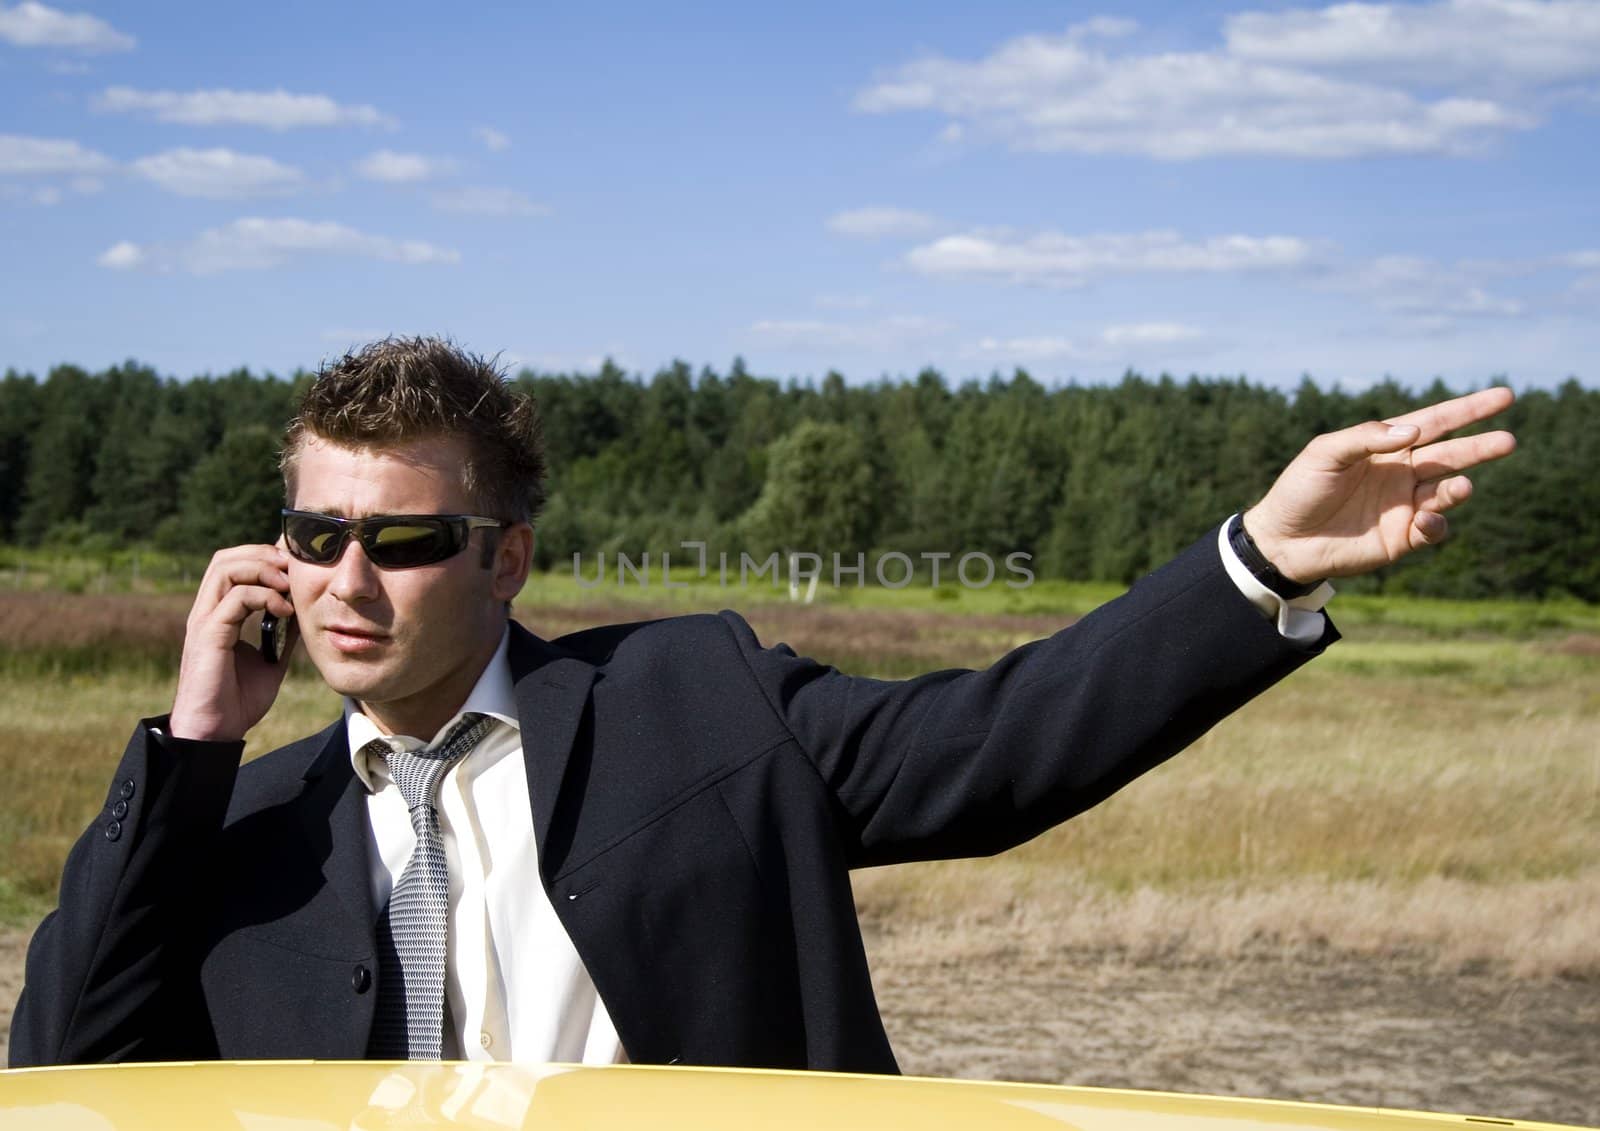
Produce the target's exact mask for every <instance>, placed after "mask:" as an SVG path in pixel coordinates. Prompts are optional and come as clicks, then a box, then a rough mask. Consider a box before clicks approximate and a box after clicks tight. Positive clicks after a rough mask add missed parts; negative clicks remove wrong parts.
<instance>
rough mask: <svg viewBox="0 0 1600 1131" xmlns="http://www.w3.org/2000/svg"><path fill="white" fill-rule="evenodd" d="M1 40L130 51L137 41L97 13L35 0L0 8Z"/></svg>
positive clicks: (16, 42) (79, 49) (39, 44)
mask: <svg viewBox="0 0 1600 1131" xmlns="http://www.w3.org/2000/svg"><path fill="white" fill-rule="evenodd" d="M0 40H4V41H5V42H7V43H11V44H14V45H15V46H17V47H67V48H71V49H72V50H75V51H88V52H100V51H131V50H133V48H134V46H135V44H136V43H137V42H138V41H137V40H136V39H134V38H133V36H131V35H125V34H123V33H122V32H120V31H118V30H117V29H116V28H114V27H112V26H111V25H110V24H108V23H106V22H105V21H104V20H102V19H100V18H99V17H97V16H91V15H87V14H86V13H83V12H63V11H60V10H59V9H56V8H50V7H46V6H45V5H44V4H39V3H36V2H35V0H23V2H22V3H21V4H18V5H16V6H15V7H13V8H5V7H0Z"/></svg>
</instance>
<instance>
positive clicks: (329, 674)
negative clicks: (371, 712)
mask: <svg viewBox="0 0 1600 1131" xmlns="http://www.w3.org/2000/svg"><path fill="white" fill-rule="evenodd" d="M311 663H312V665H313V666H314V667H315V668H316V669H317V672H318V674H320V675H321V676H322V681H323V682H324V683H326V684H327V685H328V686H329V687H330V688H332V689H333V690H334V691H335V692H337V693H338V694H340V695H343V696H346V697H347V698H350V699H373V698H382V697H383V695H382V693H383V691H384V688H385V687H386V686H387V684H388V683H389V682H390V678H391V673H390V672H389V671H388V670H387V666H386V665H384V664H381V663H378V662H377V661H376V659H364V658H362V657H359V656H346V655H341V654H339V653H337V652H336V653H333V654H332V655H327V656H312V657H311Z"/></svg>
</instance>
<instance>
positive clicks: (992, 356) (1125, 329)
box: [963, 322, 1206, 365]
mask: <svg viewBox="0 0 1600 1131" xmlns="http://www.w3.org/2000/svg"><path fill="white" fill-rule="evenodd" d="M1205 338H1206V333H1205V331H1203V330H1200V329H1197V328H1196V327H1193V326H1185V325H1182V324H1180V323H1177V322H1132V323H1125V324H1121V325H1115V326H1107V327H1105V328H1104V329H1103V330H1101V331H1100V332H1099V333H1098V334H1095V335H1093V336H1092V337H1090V338H1088V339H1078V338H1068V337H1062V336H1059V335H1039V336H1036V337H1020V338H1004V339H1002V338H994V337H986V338H982V339H980V340H979V341H978V342H977V343H976V344H975V345H972V346H969V347H968V348H967V349H966V350H964V351H963V353H964V355H965V356H966V357H969V358H975V359H979V360H984V361H991V362H1002V363H1009V364H1013V365H1038V364H1041V363H1044V362H1051V361H1111V360H1118V359H1121V360H1126V357H1127V355H1128V352H1129V351H1130V350H1133V351H1136V352H1139V353H1141V354H1145V355H1150V356H1160V355H1161V354H1162V353H1163V352H1164V351H1163V349H1162V347H1165V346H1174V345H1180V344H1181V345H1185V346H1188V345H1192V344H1193V343H1197V342H1200V341H1202V340H1204V339H1205Z"/></svg>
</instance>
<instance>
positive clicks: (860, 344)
mask: <svg viewBox="0 0 1600 1131" xmlns="http://www.w3.org/2000/svg"><path fill="white" fill-rule="evenodd" d="M949 329H950V327H949V325H948V324H946V323H944V322H941V321H939V320H938V319H934V318H923V317H920V316H918V315H894V316H892V317H888V318H882V319H879V320H878V321H876V322H857V323H843V322H824V321H821V320H818V319H810V318H798V319H762V320H761V321H759V322H756V323H755V324H754V325H752V326H751V327H750V331H749V332H750V334H751V336H752V337H754V338H756V339H758V340H759V341H760V342H761V343H762V344H763V345H768V346H774V347H777V348H782V349H792V350H816V351H819V352H824V351H828V350H843V349H859V350H867V351H884V350H892V349H899V348H902V347H905V346H917V345H920V344H922V343H924V342H926V341H927V340H928V339H929V338H934V337H938V336H939V335H941V334H943V333H945V332H946V331H947V330H949Z"/></svg>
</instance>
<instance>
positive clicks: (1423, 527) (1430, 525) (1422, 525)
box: [1411, 511, 1450, 550]
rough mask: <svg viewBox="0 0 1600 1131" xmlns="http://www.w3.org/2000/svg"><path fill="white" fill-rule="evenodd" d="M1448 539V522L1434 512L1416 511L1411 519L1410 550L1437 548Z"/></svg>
mask: <svg viewBox="0 0 1600 1131" xmlns="http://www.w3.org/2000/svg"><path fill="white" fill-rule="evenodd" d="M1448 537H1450V520H1449V519H1447V518H1445V516H1444V515H1442V514H1438V513H1436V512H1434V511H1418V512H1417V513H1416V514H1415V515H1413V516H1412V518H1411V548H1412V549H1413V550H1420V549H1422V547H1424V546H1437V545H1438V544H1439V543H1440V542H1443V541H1444V540H1445V539H1446V538H1448Z"/></svg>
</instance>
